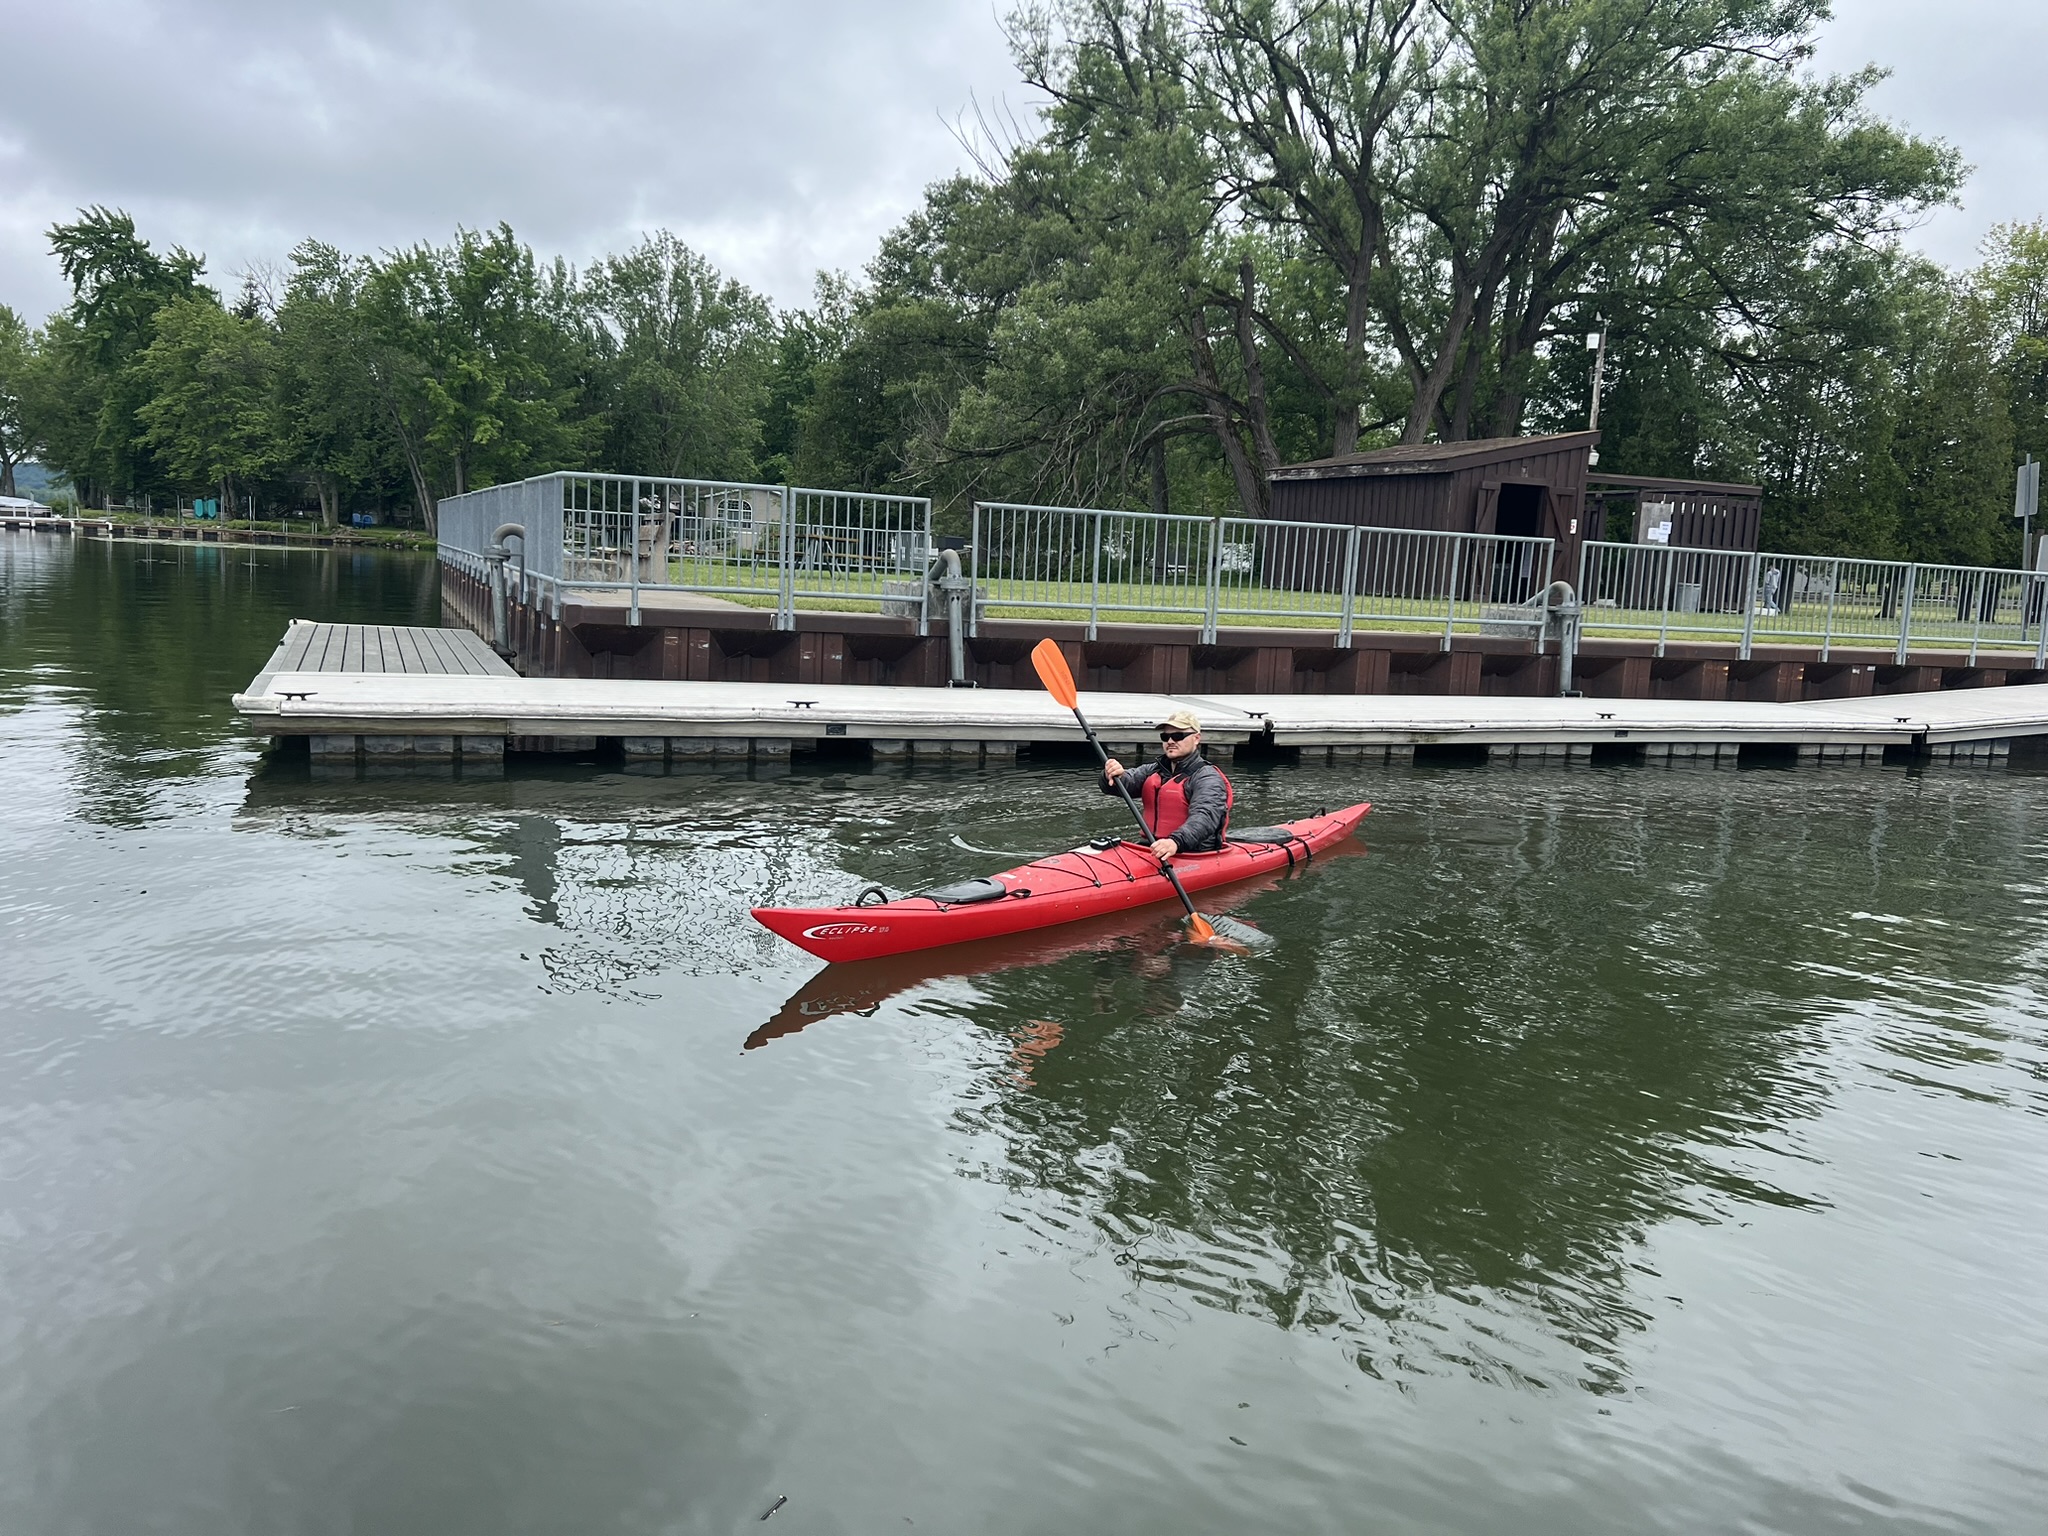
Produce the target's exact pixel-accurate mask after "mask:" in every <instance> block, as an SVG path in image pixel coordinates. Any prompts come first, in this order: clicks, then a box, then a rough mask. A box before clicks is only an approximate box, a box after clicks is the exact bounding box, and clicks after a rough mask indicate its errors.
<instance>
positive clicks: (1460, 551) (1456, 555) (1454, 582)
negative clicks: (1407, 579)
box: [1439, 533, 1466, 651]
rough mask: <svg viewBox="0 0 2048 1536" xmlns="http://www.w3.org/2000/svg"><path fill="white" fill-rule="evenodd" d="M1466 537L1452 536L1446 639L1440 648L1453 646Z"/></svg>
mask: <svg viewBox="0 0 2048 1536" xmlns="http://www.w3.org/2000/svg"><path fill="white" fill-rule="evenodd" d="M1465 537H1466V536H1465V535H1464V534H1462V533H1454V534H1452V535H1451V536H1450V538H1451V581H1450V586H1449V588H1448V589H1447V590H1448V591H1449V594H1450V596H1449V598H1448V600H1447V601H1446V602H1445V604H1444V640H1443V644H1442V646H1440V647H1439V649H1441V650H1446V651H1448V650H1449V649H1450V648H1451V635H1452V632H1453V631H1455V630H1456V628H1457V626H1458V567H1459V566H1460V565H1461V564H1463V559H1462V557H1463V555H1464V553H1465V543H1464V540H1465Z"/></svg>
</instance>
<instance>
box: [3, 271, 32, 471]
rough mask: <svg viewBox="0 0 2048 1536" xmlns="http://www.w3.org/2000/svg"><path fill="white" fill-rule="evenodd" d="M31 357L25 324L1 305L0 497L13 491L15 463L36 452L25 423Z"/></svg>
mask: <svg viewBox="0 0 2048 1536" xmlns="http://www.w3.org/2000/svg"><path fill="white" fill-rule="evenodd" d="M31 356H32V354H31V351H30V345H29V330H28V327H27V326H26V325H24V324H23V323H22V319H21V316H20V315H18V314H16V313H15V312H14V311H13V310H12V309H9V308H8V307H7V306H6V305H5V304H0V496H12V495H14V494H15V490H14V466H15V465H17V464H19V463H21V462H22V461H23V460H25V459H26V458H27V457H28V456H29V455H30V454H31V453H32V452H34V451H35V443H34V442H33V440H32V439H31V438H30V437H29V426H28V423H29V419H30V412H31V407H30V405H29V398H30V395H31V393H32V390H33V386H32V385H31V384H30V382H29V368H30V363H31Z"/></svg>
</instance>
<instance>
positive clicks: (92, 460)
mask: <svg viewBox="0 0 2048 1536" xmlns="http://www.w3.org/2000/svg"><path fill="white" fill-rule="evenodd" d="M50 246H51V249H52V250H53V251H54V252H55V253H56V256H57V262H58V266H59V268H60V269H61V270H62V272H63V274H64V278H65V280H66V281H67V282H69V283H70V284H71V289H72V295H73V297H72V301H71V305H70V308H69V310H68V311H67V318H68V320H69V321H70V323H69V324H68V325H66V326H63V327H61V328H56V329H53V331H52V332H51V334H50V336H49V344H50V345H51V346H52V347H54V348H57V349H61V350H62V351H63V352H64V353H65V354H66V355H65V356H63V357H62V358H61V359H59V360H58V361H57V363H56V366H55V367H54V368H53V369H52V373H51V380H52V383H53V387H55V388H58V389H60V390H61V391H62V392H63V393H64V394H65V396H66V397H67V398H66V399H65V401H64V406H63V409H62V411H61V412H58V413H56V414H61V415H63V416H65V417H67V418H69V420H68V422H67V425H71V424H82V423H83V422H85V421H87V420H90V422H91V432H90V435H89V437H88V436H85V435H82V434H81V435H76V436H74V435H73V434H72V433H71V432H69V431H63V432H60V433H58V434H57V435H56V436H55V437H54V439H53V441H52V448H53V455H52V456H53V458H54V460H55V467H57V468H59V469H62V470H63V471H65V472H66V473H67V474H69V475H70V476H71V478H72V480H73V481H74V482H75V483H76V484H77V485H78V486H79V487H80V489H81V490H82V491H84V490H88V488H90V489H91V490H96V491H97V492H98V494H99V496H100V498H101V499H103V500H104V499H105V498H106V497H107V496H110V495H111V494H113V493H114V492H117V491H118V492H121V493H123V494H127V495H131V496H132V495H135V494H138V493H140V492H144V491H150V490H158V489H162V488H163V487H164V486H165V484H166V481H165V476H164V471H163V468H162V466H161V465H160V464H158V463H157V462H156V460H155V459H154V458H153V457H152V455H151V453H150V450H149V447H148V445H147V444H146V443H145V442H144V441H143V437H142V434H141V432H140V431H139V430H138V428H137V425H136V423H137V414H136V413H137V412H138V411H139V410H140V408H141V407H142V405H143V403H144V402H145V400H146V399H147V388H146V386H145V385H144V384H143V383H142V382H141V380H140V379H138V378H137V376H136V374H135V371H134V369H133V367H132V365H133V363H134V361H135V359H136V358H137V357H139V356H140V355H141V354H142V352H143V351H144V350H145V349H146V348H147V347H148V346H149V344H150V342H152V341H153V340H154V339H155V337H156V317H157V312H158V311H159V310H161V309H162V308H163V307H164V306H165V305H167V304H169V303H170V302H171V301H172V300H174V299H181V298H192V297H196V296H198V295H199V294H200V293H202V292H203V290H202V289H201V288H200V286H199V276H200V273H201V272H203V271H204V270H205V262H204V261H203V260H202V258H200V257H198V256H195V255H193V254H192V253H191V252H189V251H186V250H183V249H182V248H179V247H177V246H173V247H172V248H171V250H170V251H169V252H168V253H167V254H162V255H159V254H158V253H157V252H156V251H155V250H153V249H152V248H151V247H150V245H149V242H148V241H146V240H143V239H142V238H141V237H140V236H138V235H137V234H136V233H135V221H134V220H133V219H132V218H130V217H129V216H128V215H127V214H125V213H122V212H119V211H116V210H110V209H107V208H101V207H93V208H88V209H85V210H84V211H83V212H81V214H80V215H79V217H78V219H77V220H76V221H74V222H72V223H70V224H59V225H57V226H56V227H54V228H53V229H51V231H50ZM60 455H61V456H60Z"/></svg>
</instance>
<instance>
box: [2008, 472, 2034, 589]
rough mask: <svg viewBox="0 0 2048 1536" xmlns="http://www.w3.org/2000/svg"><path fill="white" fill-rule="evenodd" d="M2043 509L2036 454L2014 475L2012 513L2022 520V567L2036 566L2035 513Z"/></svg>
mask: <svg viewBox="0 0 2048 1536" xmlns="http://www.w3.org/2000/svg"><path fill="white" fill-rule="evenodd" d="M2040 509H2041V466H2040V465H2039V464H2038V463H2036V462H2035V460H2034V456H2033V455H2032V454H2031V453H2030V454H2028V455H2027V462H2026V463H2024V464H2022V465H2021V466H2020V468H2019V473H2018V474H2017V475H2015V476H2014V477H2013V487H2012V515H2013V516H2014V517H2016V518H2018V519H2019V520H2020V569H2021V570H2023V571H2025V570H2032V569H2033V568H2034V514H2035V513H2036V512H2038V511H2040Z"/></svg>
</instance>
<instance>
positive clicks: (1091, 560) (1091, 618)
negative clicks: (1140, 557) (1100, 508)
mask: <svg viewBox="0 0 2048 1536" xmlns="http://www.w3.org/2000/svg"><path fill="white" fill-rule="evenodd" d="M1093 521H1094V524H1095V531H1094V534H1093V535H1092V536H1091V539H1090V544H1091V546H1092V547H1091V548H1090V550H1089V553H1088V638H1089V639H1090V640H1093V639H1094V638H1095V623H1096V620H1097V618H1099V617H1100V615H1101V613H1102V514H1101V513H1100V512H1097V513H1096V514H1095V517H1094V519H1093Z"/></svg>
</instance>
